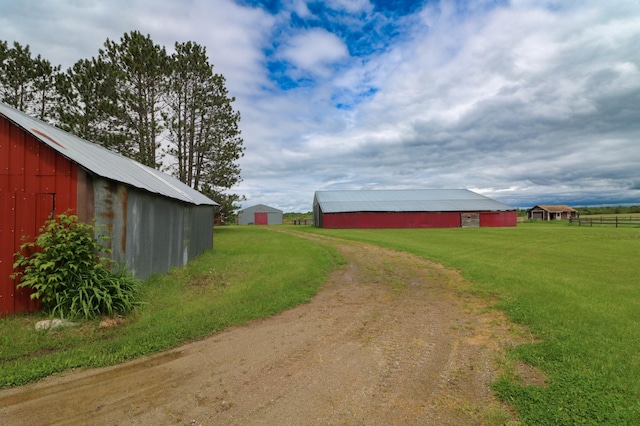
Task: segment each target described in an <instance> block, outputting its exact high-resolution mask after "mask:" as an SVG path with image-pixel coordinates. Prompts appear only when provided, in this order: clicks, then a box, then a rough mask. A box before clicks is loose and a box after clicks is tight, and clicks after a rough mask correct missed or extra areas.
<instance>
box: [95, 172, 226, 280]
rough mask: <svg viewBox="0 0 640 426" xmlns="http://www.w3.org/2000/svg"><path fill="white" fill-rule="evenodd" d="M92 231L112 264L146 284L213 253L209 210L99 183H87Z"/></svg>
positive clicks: (96, 181) (211, 210)
mask: <svg viewBox="0 0 640 426" xmlns="http://www.w3.org/2000/svg"><path fill="white" fill-rule="evenodd" d="M93 191H94V194H93V198H94V200H95V201H94V202H95V215H96V219H97V224H98V225H104V226H105V227H106V228H107V229H108V231H109V233H110V235H111V242H110V248H111V249H112V250H113V253H112V258H113V259H114V260H116V261H118V262H123V263H125V264H126V265H127V266H128V268H129V269H131V270H132V271H133V272H134V273H135V274H136V276H137V277H139V278H141V279H146V278H148V277H149V276H151V275H153V274H157V273H165V272H167V271H168V270H170V269H171V268H174V267H180V266H184V265H186V264H187V262H188V261H189V260H191V259H193V258H194V257H196V256H197V255H198V254H200V253H202V252H203V251H205V250H208V249H210V248H212V247H213V213H214V207H213V206H208V205H207V206H195V205H190V204H185V203H181V202H179V201H176V200H172V199H169V198H165V197H160V196H157V195H154V194H151V193H148V192H146V191H141V190H137V189H135V188H131V187H129V186H127V185H123V184H119V183H117V182H113V181H109V180H106V179H102V178H94V179H93Z"/></svg>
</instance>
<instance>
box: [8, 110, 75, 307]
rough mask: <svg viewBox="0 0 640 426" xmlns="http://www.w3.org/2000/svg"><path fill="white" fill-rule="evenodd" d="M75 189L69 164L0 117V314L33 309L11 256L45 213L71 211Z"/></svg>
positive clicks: (31, 236) (72, 167)
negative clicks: (18, 278)
mask: <svg viewBox="0 0 640 426" xmlns="http://www.w3.org/2000/svg"><path fill="white" fill-rule="evenodd" d="M77 191H78V189H77V167H76V165H75V164H74V163H72V162H71V161H70V160H68V159H67V158H65V157H64V156H62V155H61V154H59V153H57V152H56V151H55V150H53V149H52V148H50V147H49V146H47V145H46V144H44V143H42V142H40V141H39V140H38V139H36V138H35V137H34V136H32V135H31V134H29V133H27V132H25V131H24V130H22V129H21V128H19V127H17V126H16V125H14V124H13V123H12V122H11V121H9V120H7V119H6V118H4V117H0V316H5V315H11V314H14V313H19V312H25V311H33V310H34V309H36V308H37V305H36V303H35V302H34V301H33V300H31V299H30V297H29V295H30V292H29V291H28V290H27V289H18V288H16V283H17V280H12V279H11V278H10V275H11V274H12V273H13V261H14V256H13V254H14V253H16V252H17V251H18V250H19V247H20V245H21V244H22V243H23V240H22V238H23V237H24V236H28V237H29V241H33V239H34V238H35V236H37V235H38V233H39V232H38V230H39V228H40V227H41V226H42V225H43V224H44V222H45V221H46V220H47V219H49V218H50V217H51V215H57V214H60V213H64V212H66V211H67V210H68V209H71V210H72V211H73V212H74V213H75V210H76V206H77Z"/></svg>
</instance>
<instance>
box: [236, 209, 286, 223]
mask: <svg viewBox="0 0 640 426" xmlns="http://www.w3.org/2000/svg"><path fill="white" fill-rule="evenodd" d="M238 225H282V210H278V209H276V208H273V207H269V206H265V205H264V204H256V205H255V206H251V207H247V208H246V209H243V210H240V211H239V212H238Z"/></svg>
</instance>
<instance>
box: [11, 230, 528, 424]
mask: <svg viewBox="0 0 640 426" xmlns="http://www.w3.org/2000/svg"><path fill="white" fill-rule="evenodd" d="M300 236H304V235H300ZM304 237H307V238H313V239H320V241H321V242H322V243H323V244H331V245H333V246H335V247H336V248H337V249H338V250H339V252H340V253H341V254H342V256H343V257H344V259H345V260H346V261H347V264H346V265H345V266H344V267H343V268H341V269H339V270H337V271H334V272H333V273H331V274H330V277H329V279H328V281H327V282H326V283H325V285H324V286H323V288H322V289H321V291H320V292H319V293H318V295H316V296H315V297H314V298H313V299H312V300H311V302H309V303H307V304H304V305H300V306H298V307H296V308H293V309H291V310H288V311H286V312H283V313H281V314H279V315H276V316H274V317H271V318H267V319H264V320H261V321H255V322H252V323H250V324H248V325H246V326H242V327H235V328H233V329H230V330H226V331H224V332H221V333H219V334H216V335H214V336H212V337H210V338H207V339H204V340H202V341H198V342H194V343H190V344H187V345H184V346H182V347H180V348H177V349H175V350H171V351H167V352H164V353H161V354H157V355H154V356H150V357H146V358H143V359H139V360H136V361H132V362H128V363H125V364H122V365H117V366H113V367H108V368H103V369H96V370H86V371H73V372H67V373H64V374H62V375H58V376H53V377H49V378H47V379H45V380H42V381H40V382H38V383H35V384H32V385H28V386H23V387H20V388H15V389H7V390H2V391H0V418H1V419H5V420H6V421H4V422H3V423H5V424H12V425H32V424H89V425H116V424H117V425H120V424H141V425H151V424H194V425H195V424H199V425H200V424H201V425H215V424H232V425H233V424H236V425H254V424H255V425H257V424H261V425H265V424H269V425H316V424H325V425H377V424H380V425H396V424H397V425H400V424H402V425H429V424H434V425H447V424H451V425H453V424H480V425H481V424H490V423H494V421H495V419H496V417H497V418H498V419H503V420H504V421H507V420H509V419H512V418H513V416H512V414H511V413H510V412H509V411H508V408H507V407H506V406H504V405H503V404H501V403H499V402H498V401H497V400H496V399H495V398H494V396H493V394H492V393H491V391H490V388H489V384H490V382H491V381H492V380H494V379H495V378H496V377H497V374H498V364H497V362H496V361H497V360H498V359H499V358H500V357H501V355H502V349H501V348H502V347H504V346H505V345H509V346H511V345H513V344H515V343H516V342H515V340H514V338H513V337H512V336H511V334H510V332H509V329H510V327H511V325H509V324H508V323H507V321H506V320H505V319H504V317H503V316H502V315H501V314H500V313H499V312H496V311H491V310H488V309H487V303H486V301H484V300H482V299H480V298H478V297H475V296H470V295H469V294H468V293H465V292H464V291H462V292H460V291H459V290H460V289H462V288H466V287H468V285H469V284H468V283H465V282H464V280H462V279H461V277H460V276H459V275H458V274H457V273H455V272H453V271H450V270H446V269H445V268H443V267H441V266H440V265H437V264H434V263H431V262H428V261H426V260H424V259H421V258H419V257H416V256H413V255H410V254H406V253H400V252H396V251H392V250H387V249H383V248H380V247H376V246H372V245H368V244H363V243H355V242H347V241H343V240H338V239H330V238H324V237H317V236H315V237H314V236H304ZM492 419H493V420H492ZM494 424H495V423H494Z"/></svg>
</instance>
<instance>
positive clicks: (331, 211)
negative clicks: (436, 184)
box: [313, 189, 517, 228]
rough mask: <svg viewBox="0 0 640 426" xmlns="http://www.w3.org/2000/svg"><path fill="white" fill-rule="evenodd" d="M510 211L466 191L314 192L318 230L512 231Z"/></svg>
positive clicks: (513, 215) (513, 217)
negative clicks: (428, 229)
mask: <svg viewBox="0 0 640 426" xmlns="http://www.w3.org/2000/svg"><path fill="white" fill-rule="evenodd" d="M516 216H517V212H516V209H515V208H513V207H509V206H507V205H505V204H502V203H500V202H498V201H495V200H492V199H491V198H488V197H485V196H484V195H480V194H477V193H475V192H472V191H469V190H467V189H412V190H364V191H317V192H316V193H315V196H314V199H313V222H314V225H315V226H318V227H321V228H460V227H463V228H466V227H495V226H516V219H517V217H516Z"/></svg>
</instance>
